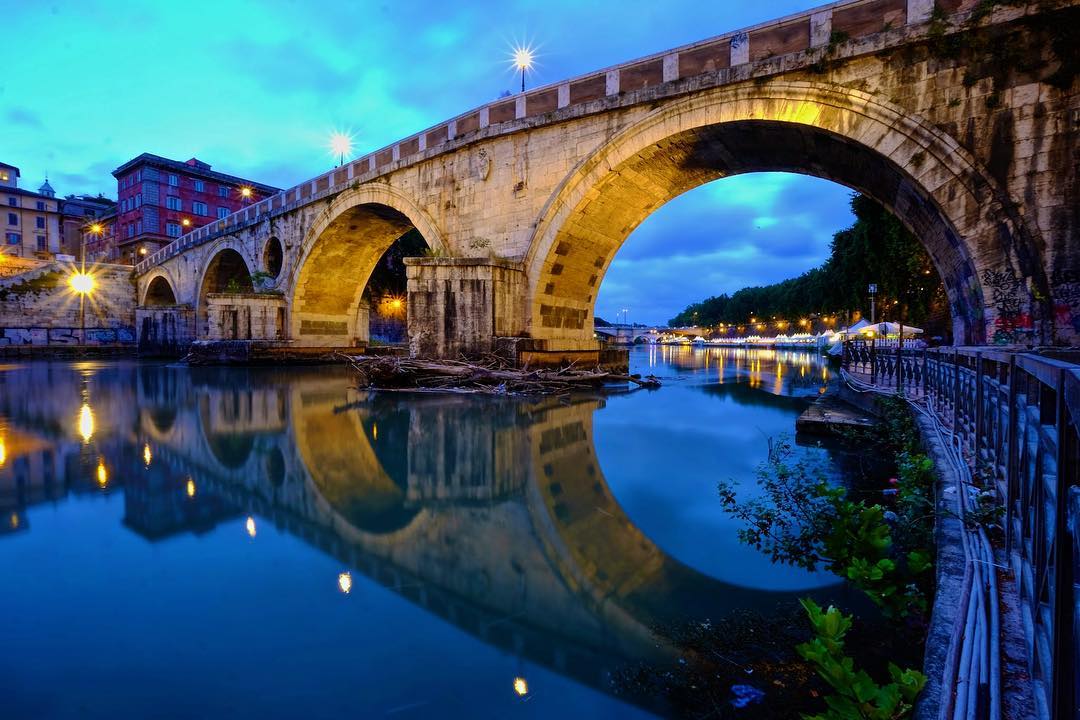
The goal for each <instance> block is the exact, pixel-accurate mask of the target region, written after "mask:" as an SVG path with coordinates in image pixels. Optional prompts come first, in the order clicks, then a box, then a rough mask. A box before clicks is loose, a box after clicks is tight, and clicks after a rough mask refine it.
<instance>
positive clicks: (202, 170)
mask: <svg viewBox="0 0 1080 720" xmlns="http://www.w3.org/2000/svg"><path fill="white" fill-rule="evenodd" d="M140 165H153V166H155V167H159V168H163V169H165V170H175V171H177V172H181V173H184V174H186V175H194V176H197V177H202V178H206V179H208V180H217V181H219V182H227V183H232V184H235V185H249V186H251V187H252V188H254V189H256V190H258V191H259V192H261V193H263V194H273V193H277V192H280V191H281V188H276V187H273V186H272V185H264V184H262V183H257V182H253V181H251V180H248V179H247V178H242V177H237V176H236V175H229V174H227V173H221V172H217V171H215V170H211V169H210V165H209V164H207V163H204V162H202V161H201V160H197V159H195V158H191V160H188V161H186V162H182V161H180V160H170V159H169V158H165V157H161V156H160V155H154V154H152V153H143V154H142V155H139V156H137V157H134V158H132V159H131V160H128V161H127V162H126V163H124V164H123V165H121V166H120V167H118V168H116V169H115V170H113V172H112V174H113V177H116V178H119V177H120V176H121V175H123V174H125V173H126V172H128V171H129V170H132V169H134V168H136V167H139V166H140Z"/></svg>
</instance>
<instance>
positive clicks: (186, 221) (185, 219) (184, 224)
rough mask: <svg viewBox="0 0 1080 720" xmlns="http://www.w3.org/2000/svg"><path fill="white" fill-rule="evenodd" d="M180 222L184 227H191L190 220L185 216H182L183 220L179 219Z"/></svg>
mask: <svg viewBox="0 0 1080 720" xmlns="http://www.w3.org/2000/svg"><path fill="white" fill-rule="evenodd" d="M180 224H181V225H183V226H184V227H191V221H190V220H188V219H187V218H184V219H183V220H181V221H180Z"/></svg>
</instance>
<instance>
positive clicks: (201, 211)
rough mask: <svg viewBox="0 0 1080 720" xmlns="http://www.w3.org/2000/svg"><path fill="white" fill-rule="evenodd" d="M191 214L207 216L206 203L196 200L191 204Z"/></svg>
mask: <svg viewBox="0 0 1080 720" xmlns="http://www.w3.org/2000/svg"><path fill="white" fill-rule="evenodd" d="M191 212H193V213H195V214H196V215H209V214H210V213H208V212H207V210H206V203H204V202H199V201H198V200H196V201H195V202H193V203H191Z"/></svg>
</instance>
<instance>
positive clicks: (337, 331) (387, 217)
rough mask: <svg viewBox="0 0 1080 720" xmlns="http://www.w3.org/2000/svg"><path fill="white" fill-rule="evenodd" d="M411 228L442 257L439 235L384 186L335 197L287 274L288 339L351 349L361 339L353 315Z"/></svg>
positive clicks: (419, 211)
mask: <svg viewBox="0 0 1080 720" xmlns="http://www.w3.org/2000/svg"><path fill="white" fill-rule="evenodd" d="M413 228H415V229H416V230H417V231H419V233H420V234H421V235H422V236H423V237H424V240H425V241H426V242H427V244H428V246H429V247H430V248H432V249H433V250H436V251H444V250H445V245H444V243H443V239H442V233H440V232H439V229H438V227H437V226H436V225H435V223H434V221H433V220H432V219H431V218H430V217H429V215H428V214H427V213H426V212H425V211H424V210H423V209H422V208H421V207H420V206H419V205H418V204H416V203H415V202H414V201H413V200H412V199H411V198H409V197H408V196H407V195H405V194H404V193H402V192H401V191H399V190H396V189H395V188H393V187H391V186H389V185H387V184H385V183H369V184H367V185H361V186H359V187H356V188H352V189H349V190H346V191H345V192H343V193H341V194H340V195H338V196H336V197H335V198H334V199H333V201H332V202H330V204H329V205H328V206H327V208H326V209H325V210H324V211H323V212H321V213H320V214H319V215H318V216H317V217H316V218H315V220H314V222H312V224H311V227H309V228H308V230H307V232H306V233H305V234H304V239H303V242H302V244H301V246H300V249H299V252H298V254H297V261H296V263H295V265H294V266H293V267H292V269H291V277H290V280H291V281H290V283H289V286H290V287H291V288H292V301H291V302H290V304H289V307H290V309H291V317H290V320H289V327H290V337H292V339H293V341H294V344H296V345H299V346H315V347H337V346H348V345H352V344H353V341H354V340H355V339H356V338H357V337H358V336H359V335H360V334H361V333H359V332H358V328H357V310H358V308H359V305H360V298H361V295H362V294H363V291H364V287H365V286H366V285H367V281H368V278H369V277H370V276H371V271H372V270H373V269H374V267H375V264H376V263H377V262H378V261H379V258H381V257H382V255H383V253H385V252H386V250H387V249H388V248H389V247H390V246H391V245H392V244H393V243H394V241H395V240H397V239H398V238H400V237H401V236H402V235H404V234H405V233H406V232H408V231H409V230H411V229H413Z"/></svg>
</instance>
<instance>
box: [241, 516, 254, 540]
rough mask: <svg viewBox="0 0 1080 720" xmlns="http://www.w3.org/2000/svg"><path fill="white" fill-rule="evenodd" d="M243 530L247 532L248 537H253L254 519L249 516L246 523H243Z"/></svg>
mask: <svg viewBox="0 0 1080 720" xmlns="http://www.w3.org/2000/svg"><path fill="white" fill-rule="evenodd" d="M244 529H245V530H247V534H248V537H255V518H253V517H251V516H250V515H249V516H248V519H247V522H245V523H244Z"/></svg>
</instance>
